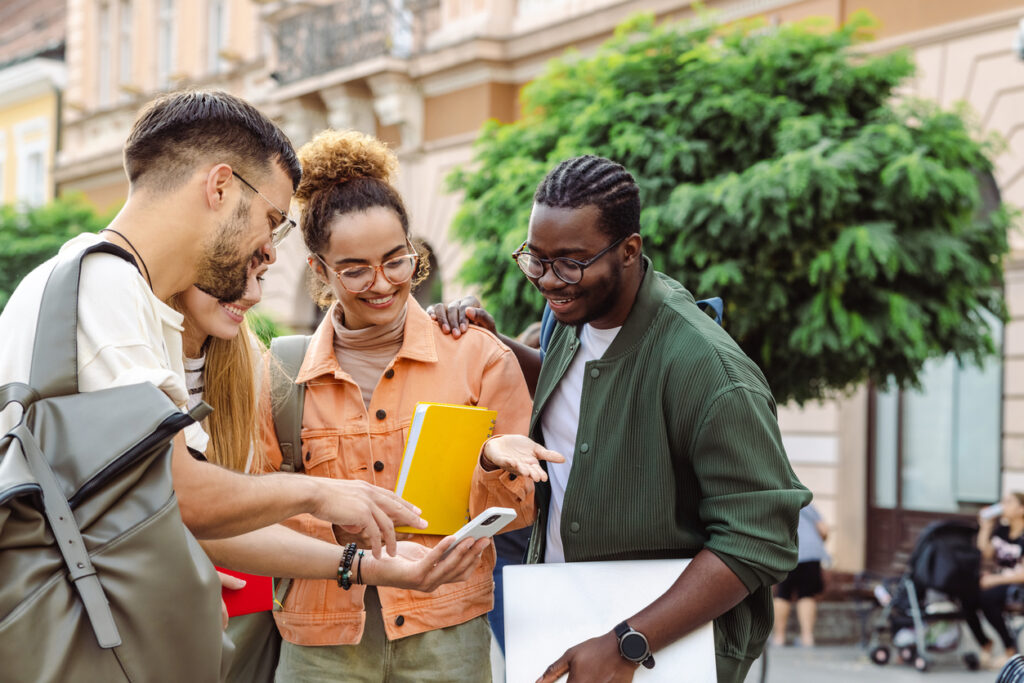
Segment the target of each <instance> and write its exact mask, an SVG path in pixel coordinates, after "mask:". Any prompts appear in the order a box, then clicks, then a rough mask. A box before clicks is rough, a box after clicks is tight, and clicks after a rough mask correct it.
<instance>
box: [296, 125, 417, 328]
mask: <svg viewBox="0 0 1024 683" xmlns="http://www.w3.org/2000/svg"><path fill="white" fill-rule="evenodd" d="M299 161H300V162H301V163H302V182H301V183H299V189H298V190H296V192H295V199H296V201H297V202H298V204H299V206H300V209H301V215H300V218H299V226H300V228H301V229H302V239H303V240H304V241H305V242H306V248H307V249H309V252H310V253H311V254H313V255H320V254H322V253H323V252H324V250H325V249H326V248H327V244H328V242H330V238H331V235H330V226H331V222H332V221H333V220H334V219H335V218H337V217H338V216H344V215H347V214H350V213H359V212H362V211H367V210H369V209H374V208H385V209H390V210H392V211H394V212H395V215H396V216H398V220H399V221H400V222H401V224H402V230H403V231H404V232H405V234H406V235H408V234H409V214H408V212H407V211H406V209H405V203H404V202H403V201H402V197H401V195H399V194H398V190H396V189H395V187H394V186H393V185H392V184H391V180H392V178H393V177H394V175H395V173H396V172H397V170H398V157H396V156H395V153H394V152H392V151H391V150H390V149H388V147H387V145H385V144H384V143H383V142H381V141H380V140H378V139H377V138H375V137H373V136H372V135H367V134H365V133H360V132H359V131H354V130H346V131H338V130H325V131H323V132H322V133H320V134H319V135H317V136H316V137H315V138H313V139H312V140H310V141H309V142H307V143H306V144H305V145H303V146H302V147H301V148H300V149H299ZM415 247H416V251H417V253H418V254H419V255H420V260H419V264H420V265H419V268H418V269H417V271H416V275H415V277H414V278H413V287H415V286H416V285H418V284H419V283H420V282H422V281H423V280H425V279H426V278H427V275H428V268H429V266H428V264H427V261H428V259H427V253H426V250H425V248H424V247H423V246H422V245H421V244H415ZM325 275H326V274H325ZM309 288H310V293H311V294H312V295H313V299H314V301H316V303H317V304H319V305H320V306H322V307H324V308H326V307H328V306H330V305H331V303H332V302H333V301H334V294H333V292H332V291H331V288H330V287H329V286H328V285H326V284H325V283H324V282H322V281H321V280H320V279H319V278H317V277H316V274H315V273H313V272H310V274H309Z"/></svg>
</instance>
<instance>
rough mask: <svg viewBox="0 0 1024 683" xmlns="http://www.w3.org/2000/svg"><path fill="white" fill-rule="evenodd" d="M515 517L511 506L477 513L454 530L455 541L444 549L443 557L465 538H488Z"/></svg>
mask: <svg viewBox="0 0 1024 683" xmlns="http://www.w3.org/2000/svg"><path fill="white" fill-rule="evenodd" d="M515 518H516V511H515V510H513V509H512V508H487V509H486V510H484V511H483V512H481V513H480V514H479V515H477V516H476V517H474V518H473V519H472V520H470V521H469V522H468V523H467V524H466V525H465V526H464V527H462V528H461V529H459V530H458V531H456V532H455V533H454V534H452V535H453V536H455V542H454V543H452V544H451V545H450V546H448V550H446V551H444V555H442V556H441V557H444V556H445V555H447V554H448V553H449V552H451V550H452V548H454V547H455V546H457V545H458V544H459V543H462V541H464V540H465V539H467V538H477V539H479V538H490V537H491V536H493V535H494V534H496V533H498V532H499V531H501V530H502V529H504V528H505V527H506V526H508V524H509V523H510V522H511V521H512V520H514V519H515Z"/></svg>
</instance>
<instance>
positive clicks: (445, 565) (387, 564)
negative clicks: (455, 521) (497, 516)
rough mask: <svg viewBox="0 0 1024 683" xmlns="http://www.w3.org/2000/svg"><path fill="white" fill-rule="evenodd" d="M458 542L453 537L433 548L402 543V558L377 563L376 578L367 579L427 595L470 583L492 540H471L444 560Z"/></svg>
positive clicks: (384, 559) (463, 542)
mask: <svg viewBox="0 0 1024 683" xmlns="http://www.w3.org/2000/svg"><path fill="white" fill-rule="evenodd" d="M454 540H455V539H454V537H452V536H449V537H447V538H445V539H442V541H441V542H440V543H438V544H437V545H436V546H434V547H433V548H427V547H426V546H422V545H420V544H419V543H410V542H408V541H402V542H400V543H399V544H398V555H397V556H395V557H385V558H382V559H381V560H379V561H378V562H376V563H375V565H374V575H372V576H371V577H367V579H368V580H371V579H372V580H373V582H374V583H376V584H378V585H387V586H395V587H396V588H406V589H411V590H417V591H423V592H424V593H431V592H433V591H434V590H436V589H437V587H438V586H441V585H442V584H446V583H454V582H456V581H467V580H469V577H470V576H472V574H473V571H474V570H475V569H476V566H477V565H478V564H479V563H480V556H481V554H482V553H483V551H484V550H485V549H486V548H487V546H488V545H490V543H491V541H490V539H488V538H481V539H478V540H474V539H472V538H467V539H465V540H463V541H462V543H460V544H459V545H458V546H456V548H455V549H454V550H452V551H451V552H450V553H448V555H447V556H444V557H442V555H444V551H445V550H446V549H447V548H448V547H449V546H450V545H452V543H453V542H454ZM377 572H379V574H378V573H377Z"/></svg>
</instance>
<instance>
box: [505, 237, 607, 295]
mask: <svg viewBox="0 0 1024 683" xmlns="http://www.w3.org/2000/svg"><path fill="white" fill-rule="evenodd" d="M624 239H626V238H625V237H620V238H619V239H617V240H615V241H614V242H612V243H611V244H609V245H608V246H607V247H605V248H604V249H602V250H601V251H599V252H597V253H596V254H594V255H593V256H592V257H590V258H589V259H587V260H586V261H577V260H576V259H574V258H569V257H567V256H558V257H556V258H541V257H539V256H534V255H533V254H531V253H530V252H528V251H524V250H525V249H526V242H525V241H524V242H523V243H522V244H520V245H519V248H518V249H516V250H515V252H513V254H512V258H513V259H515V262H516V263H517V264H518V265H519V270H521V271H523V273H524V274H525V275H526V277H528V278H530V279H531V280H539V279H540V278H542V277H543V276H544V270H545V269H546V267H547V266H548V265H549V264H550V265H551V270H552V272H554V274H555V276H556V277H557V278H558V279H559V280H561V281H562V282H564V283H565V284H567V285H574V284H576V283H577V282H579V281H580V280H582V279H583V271H584V269H586V267H587V266H590V265H592V264H593V263H594V261H596V260H597V259H599V258H601V257H602V256H604V255H605V254H606V253H608V252H609V251H611V250H612V249H613V248H615V247H616V246H618V244H619V243H620V242H622V240H624Z"/></svg>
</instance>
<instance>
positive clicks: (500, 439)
mask: <svg viewBox="0 0 1024 683" xmlns="http://www.w3.org/2000/svg"><path fill="white" fill-rule="evenodd" d="M542 460H545V461H547V462H565V456H564V455H562V454H561V453H556V452H555V451H553V450H551V449H548V448H544V446H541V445H540V444H539V443H537V442H536V441H534V440H533V439H531V438H530V437H528V436H523V435H521V434H503V435H501V436H497V437H495V438H493V439H491V440H489V441H488V442H487V443H485V444H484V448H483V451H482V452H481V454H480V466H481V467H483V468H484V469H485V470H494V469H497V468H501V469H503V470H505V471H506V472H509V473H511V474H515V475H518V476H522V477H529V478H530V479H533V480H534V481H535V482H536V481H547V480H548V473H547V472H545V471H544V468H543V467H541V466H540V463H541V461H542Z"/></svg>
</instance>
